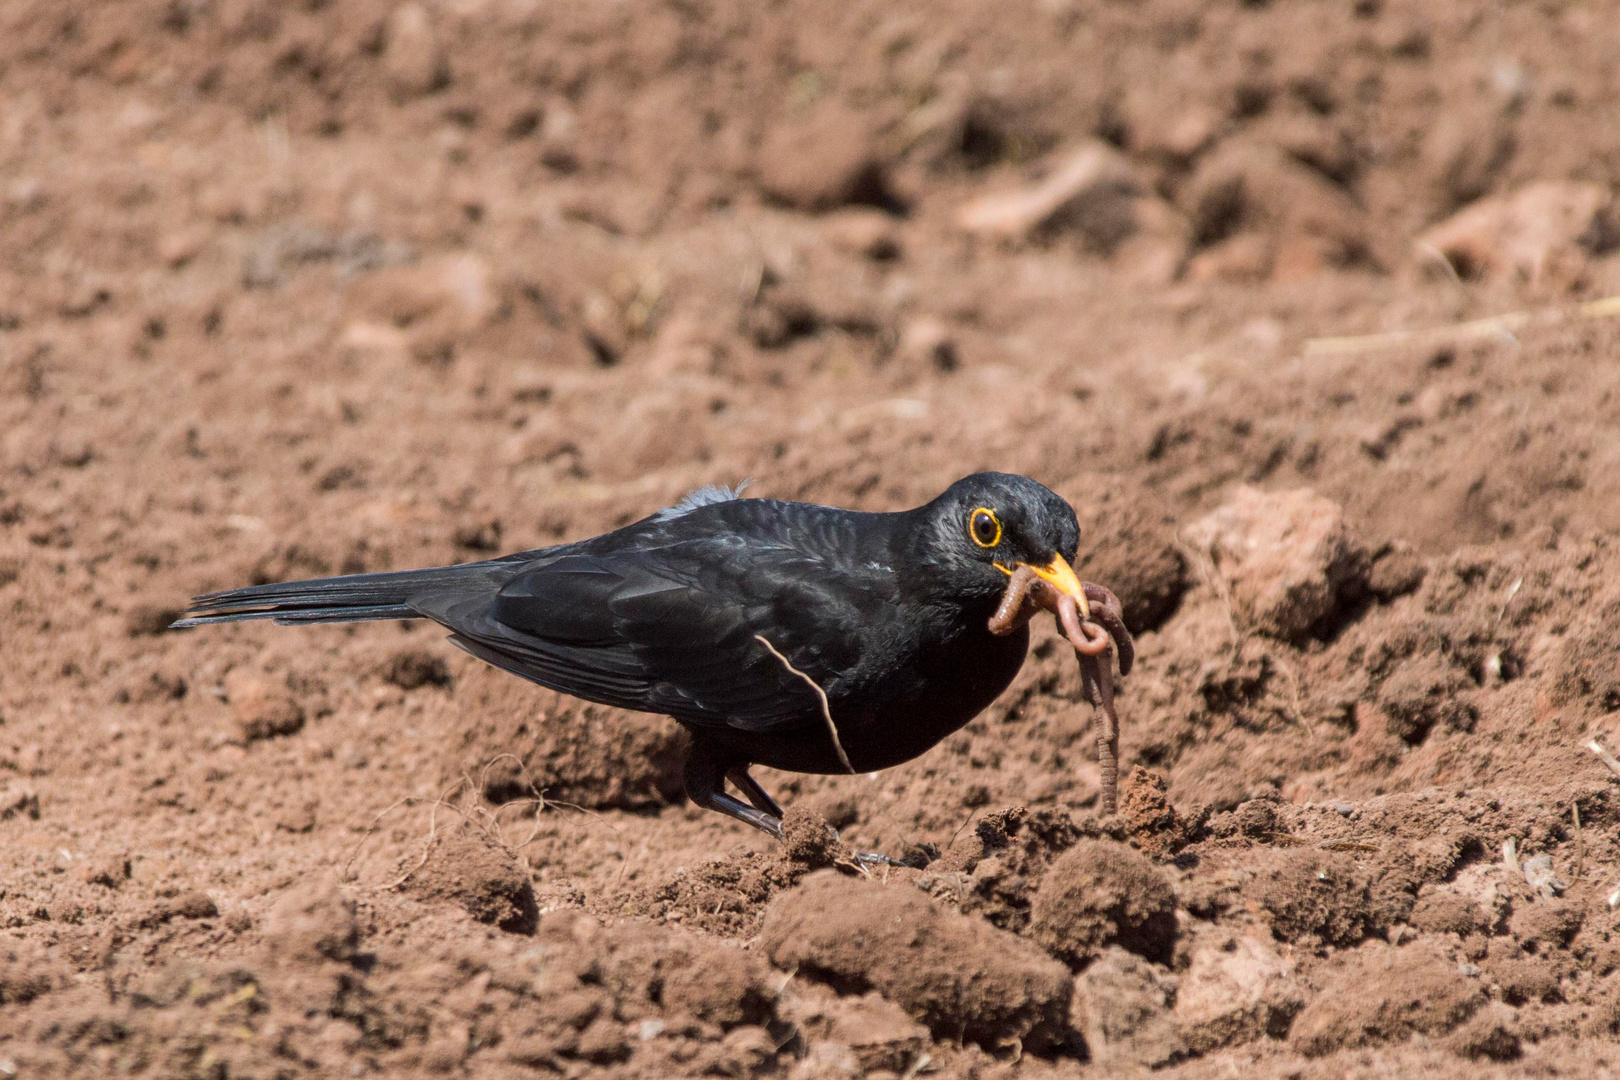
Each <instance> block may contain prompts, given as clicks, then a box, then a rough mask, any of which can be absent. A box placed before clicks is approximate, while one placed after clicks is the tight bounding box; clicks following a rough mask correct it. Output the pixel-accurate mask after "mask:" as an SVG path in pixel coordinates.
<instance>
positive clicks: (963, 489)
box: [174, 473, 1130, 837]
mask: <svg viewBox="0 0 1620 1080" xmlns="http://www.w3.org/2000/svg"><path fill="white" fill-rule="evenodd" d="M740 496H741V491H740V489H738V490H730V489H726V488H714V487H710V488H703V489H700V490H698V491H696V492H693V493H692V494H691V495H688V496H687V497H686V498H685V499H683V500H682V501H681V502H680V503H678V504H677V505H675V506H673V507H670V508H668V509H665V510H661V511H659V512H657V513H655V514H653V515H652V516H651V517H648V518H644V519H642V520H641V521H638V522H635V523H634V524H631V525H627V526H625V527H624V528H622V529H617V530H615V531H613V532H610V533H606V534H603V535H601V536H596V537H592V538H590V539H588V540H581V541H578V542H577V543H572V544H562V545H559V546H557V547H549V548H540V549H538V550H534V551H524V552H520V553H518V554H515V555H508V556H505V557H504V558H499V559H492V560H489V561H486V562H474V563H464V564H461V565H457V566H442V567H436V568H433V569H425V570H403V571H396V572H388V573H374V574H352V575H347V576H344V577H334V578H321V579H317V580H313V581H294V582H287V583H284V584H270V585H255V586H252V587H249V588H245V589H234V590H231V591H228V592H218V593H211V594H209V595H206V596H200V597H197V598H196V599H195V600H193V601H192V603H191V607H190V609H189V610H188V612H187V614H186V617H185V618H183V619H181V620H179V621H178V622H176V623H175V624H174V625H175V626H176V627H188V626H199V625H202V624H205V623H222V622H239V621H244V620H248V619H274V620H275V621H276V622H277V623H280V624H284V625H290V624H299V625H302V624H306V623H329V622H360V621H364V620H371V619H431V620H433V621H434V622H437V623H439V624H440V625H442V626H445V627H446V628H448V629H449V630H450V631H451V636H450V640H451V641H452V642H453V643H455V644H456V645H458V646H460V647H461V648H463V649H465V650H466V651H467V652H469V653H471V654H472V655H474V656H476V657H478V658H479V659H480V660H484V661H487V662H488V663H490V664H493V665H495V666H496V667H498V668H502V669H504V670H506V671H509V672H511V673H513V674H514V675H520V676H522V677H523V678H525V679H529V680H531V681H533V682H536V683H539V684H540V685H542V686H547V687H550V688H551V689H553V690H559V691H562V692H563V693H567V694H572V695H574V696H576V697H581V698H585V699H586V700H589V701H595V702H600V703H602V704H605V705H612V706H617V707H619V708H624V709H635V710H640V711H645V712H656V713H664V714H667V715H668V716H671V717H673V718H674V719H675V720H677V721H678V722H680V723H681V724H682V725H684V726H685V727H686V729H687V730H688V731H689V732H690V733H691V736H692V745H691V750H690V752H689V753H688V756H687V760H686V765H685V773H684V780H685V786H686V793H687V795H688V796H689V797H690V798H691V799H692V801H693V802H694V803H696V804H697V805H699V806H703V807H707V808H708V809H711V810H717V811H719V812H721V813H723V814H728V815H730V816H731V817H734V818H737V819H739V820H741V821H744V822H747V823H748V824H750V825H753V826H755V827H756V828H759V829H761V830H763V831H765V832H767V833H770V834H771V835H772V836H776V837H780V836H781V831H782V824H781V819H782V809H781V807H780V806H778V805H777V803H776V801H775V800H774V799H772V798H771V796H770V795H769V794H767V793H766V792H765V790H764V789H763V788H761V787H760V786H759V784H758V782H756V781H755V780H754V779H753V777H751V776H750V775H749V773H748V769H749V767H750V766H752V765H766V766H769V767H771V768H776V769H786V770H789V771H793V772H806V773H852V772H870V771H873V770H876V769H883V768H887V767H889V766H891V765H897V764H899V763H900V762H903V761H908V760H910V759H911V758H914V757H916V756H917V755H919V754H921V753H923V752H924V751H925V750H927V749H929V748H930V747H932V746H933V745H934V744H935V743H937V742H939V741H940V740H941V739H943V738H945V737H946V736H947V735H950V734H951V733H952V732H954V731H956V730H958V729H959V728H961V727H962V726H963V725H964V724H966V723H967V722H968V721H969V720H971V719H973V717H974V716H976V715H978V713H979V712H980V711H981V710H983V709H984V708H985V706H987V705H989V704H990V703H991V701H993V700H994V699H995V698H996V696H997V695H998V694H1000V693H1001V692H1002V691H1003V690H1004V689H1006V688H1007V685H1008V684H1009V683H1011V682H1012V679H1013V676H1014V675H1016V674H1017V672H1018V669H1019V667H1020V666H1021V665H1022V664H1023V662H1024V655H1025V652H1026V651H1027V649H1028V645H1029V630H1028V626H1027V623H1028V618H1029V614H1030V613H1031V612H1026V613H1025V614H1024V615H1023V616H1022V618H1021V619H1014V620H1013V621H1012V623H1011V624H1008V623H1006V622H1005V621H1004V622H1003V624H1001V625H998V626H997V627H996V630H995V632H992V630H991V628H990V626H989V624H990V622H991V621H992V619H993V618H994V617H996V615H997V611H998V608H999V607H1000V606H1001V604H1002V601H1003V599H1004V597H1007V596H1008V592H1009V590H1008V586H1009V582H1012V581H1014V580H1016V581H1019V582H1023V583H1032V584H1034V585H1035V586H1036V587H1037V588H1039V589H1041V590H1043V595H1045V596H1048V597H1072V598H1074V599H1075V600H1077V601H1078V602H1079V608H1080V609H1081V610H1085V609H1086V603H1085V600H1084V599H1083V597H1084V593H1083V591H1082V588H1081V584H1080V582H1079V581H1078V579H1077V578H1076V577H1075V574H1074V571H1073V570H1072V569H1071V566H1070V564H1071V563H1072V561H1073V560H1074V557H1075V551H1076V549H1077V548H1078V546H1079V543H1080V526H1079V522H1078V521H1077V520H1076V518H1075V514H1074V510H1073V508H1071V507H1070V506H1069V504H1068V503H1066V502H1064V501H1063V500H1062V499H1061V498H1059V497H1058V496H1057V495H1056V494H1054V493H1053V492H1052V491H1050V490H1048V489H1047V488H1045V487H1043V486H1042V485H1041V484H1038V483H1036V482H1035V481H1034V480H1030V479H1028V478H1026V477H1023V476H1014V475H1010V474H1006V473H978V474H976V475H973V476H969V477H967V478H965V479H962V480H959V481H957V482H956V483H954V484H952V485H951V486H950V487H949V488H947V489H946V491H945V492H944V493H943V494H942V495H940V496H939V497H938V498H936V499H934V500H933V501H932V502H930V503H928V504H927V505H925V506H921V507H918V508H917V509H915V510H906V511H901V512H898V513H862V512H857V511H853V510H840V509H835V508H832V507H827V506H816V505H812V504H808V503H795V502H783V501H778V500H775V499H744V498H741V497H740ZM1025 588H1027V585H1026V586H1025ZM1090 588H1092V589H1093V590H1095V589H1096V587H1095V586H1091V587H1090ZM1009 604H1010V606H1012V607H1014V608H1018V607H1020V606H1023V604H1024V601H1023V593H1022V592H1019V593H1017V594H1016V595H1014V596H1013V597H1012V598H1011V599H1010V600H1009ZM1109 629H1110V632H1114V627H1112V626H1110V628H1109ZM1120 635H1124V628H1123V625H1119V626H1118V628H1117V633H1115V636H1116V638H1118V637H1120ZM1128 640H1129V638H1128V635H1124V637H1123V640H1121V641H1120V657H1119V659H1120V667H1121V670H1122V672H1123V671H1124V670H1126V669H1128V667H1129V663H1130V654H1129V651H1128ZM728 779H729V780H730V781H731V782H732V783H733V784H734V785H735V786H736V788H737V790H738V791H739V792H740V793H741V794H742V795H743V797H744V798H746V799H747V803H744V802H742V801H741V800H739V799H737V798H735V797H733V796H732V795H730V794H728V793H727V792H726V790H725V781H726V780H728Z"/></svg>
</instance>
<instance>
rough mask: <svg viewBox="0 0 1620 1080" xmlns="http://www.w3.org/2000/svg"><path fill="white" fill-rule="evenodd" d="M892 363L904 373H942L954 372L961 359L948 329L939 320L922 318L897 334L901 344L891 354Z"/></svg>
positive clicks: (912, 321)
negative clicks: (902, 369)
mask: <svg viewBox="0 0 1620 1080" xmlns="http://www.w3.org/2000/svg"><path fill="white" fill-rule="evenodd" d="M894 354H895V359H896V360H898V361H899V362H900V363H901V364H902V365H904V366H905V367H906V368H907V370H913V371H922V372H937V373H945V372H951V371H955V370H956V368H957V365H958V363H959V362H960V357H959V355H958V353H957V349H956V339H955V338H953V337H952V336H951V332H950V329H949V328H948V327H946V325H945V324H944V323H942V322H940V321H939V320H938V319H934V318H930V317H928V316H926V315H925V316H921V317H919V318H916V319H913V320H911V321H910V322H909V323H907V324H906V328H905V329H904V330H902V331H901V332H900V343H899V345H897V346H896V347H895V350H894Z"/></svg>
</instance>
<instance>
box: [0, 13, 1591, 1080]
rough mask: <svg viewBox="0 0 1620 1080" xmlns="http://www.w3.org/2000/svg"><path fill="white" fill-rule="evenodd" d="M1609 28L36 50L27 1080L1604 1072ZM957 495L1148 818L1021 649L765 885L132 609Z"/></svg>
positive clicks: (684, 17) (26, 335) (469, 666)
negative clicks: (1081, 645) (1054, 540)
mask: <svg viewBox="0 0 1620 1080" xmlns="http://www.w3.org/2000/svg"><path fill="white" fill-rule="evenodd" d="M1617 27H1620V8H1617V6H1616V5H1614V4H1612V3H1611V4H1603V3H1595V4H1581V3H1563V2H1557V0H1550V2H1546V3H1538V4H1513V5H1497V4H1484V3H1460V2H1450V0H1448V2H1445V3H1419V2H1416V0H1355V2H1342V3H1333V4H1328V3H1321V2H1305V0H1274V2H1272V3H1265V2H1258V3H1244V4H1237V3H1221V4H1216V5H1207V4H1201V3H1192V2H1190V0H1138V2H1130V3H1079V2H1071V0H1016V2H1013V3H1008V4H982V3H966V2H958V3H941V4H934V5H928V6H926V7H924V6H918V7H916V8H907V7H904V6H899V5H894V4H888V3H872V2H864V0H856V2H847V0H846V2H839V3H832V2H825V0H802V2H785V3H775V4H758V3H747V2H733V0H714V2H705V0H668V2H657V0H612V2H603V3H586V4H580V3H559V2H549V0H440V2H429V0H424V2H421V3H417V2H406V3H402V4H392V3H387V2H382V0H349V2H344V3H328V2H323V0H303V2H300V3H274V2H269V0H117V2H107V3H96V4H87V3H78V4H63V3H58V2H45V0H10V2H9V3H6V4H4V5H0V613H3V614H0V650H3V655H4V663H3V664H0V1073H3V1074H4V1075H6V1076H13V1075H17V1076H30V1077H32V1076H38V1077H46V1076H66V1075H80V1076H107V1075H126V1074H127V1075H137V1076H165V1077H167V1076H208V1077H238V1076H262V1077H269V1076H288V1077H300V1076H338V1075H343V1076H365V1075H388V1076H428V1075H448V1076H457V1075H465V1076H478V1077H485V1076H489V1077H497V1076H499V1077H505V1076H514V1077H515V1076H531V1075H561V1076H567V1077H578V1076H624V1077H630V1076H665V1077H673V1076H700V1075H702V1076H729V1077H754V1076H760V1077H763V1076H775V1077H794V1078H799V1080H808V1078H816V1077H853V1076H861V1075H865V1076H869V1077H890V1078H894V1077H914V1076H922V1075H934V1076H946V1077H1011V1076H1026V1075H1027V1076H1032V1077H1044V1076H1087V1075H1096V1076H1101V1075H1119V1074H1121V1073H1130V1072H1132V1071H1135V1070H1139V1069H1148V1068H1153V1069H1158V1070H1161V1071H1162V1073H1163V1074H1164V1075H1166V1076H1174V1077H1187V1078H1197V1077H1227V1076H1232V1075H1244V1076H1262V1077H1297V1078H1317V1077H1321V1078H1327V1077H1341V1076H1367V1077H1372V1076H1388V1075H1400V1076H1405V1077H1419V1076H1421V1077H1473V1076H1480V1075H1513V1076H1517V1075H1526V1076H1530V1075H1533V1076H1547V1075H1553V1074H1555V1073H1556V1074H1561V1075H1579V1076H1589V1077H1601V1076H1613V1075H1615V1073H1616V1071H1620V1053H1617V1052H1616V1039H1617V1037H1620V1034H1617V1033H1620V936H1617V927H1616V916H1615V913H1614V901H1613V900H1612V899H1611V889H1613V888H1614V886H1615V882H1616V879H1617V878H1620V842H1617V837H1616V826H1617V824H1620V795H1617V794H1616V791H1615V779H1616V777H1615V776H1614V775H1613V774H1611V773H1610V772H1609V771H1608V770H1607V769H1606V768H1605V767H1604V765H1603V764H1602V763H1601V761H1600V760H1599V759H1598V758H1597V757H1596V756H1595V755H1594V754H1592V753H1591V752H1589V750H1588V749H1586V746H1585V744H1586V743H1587V742H1588V740H1591V739H1593V738H1594V737H1596V738H1598V739H1599V740H1602V741H1604V742H1605V743H1606V744H1607V746H1608V747H1609V748H1610V749H1620V730H1617V729H1620V723H1617V711H1620V550H1617V548H1616V546H1615V543H1614V536H1615V534H1616V530H1617V529H1620V435H1617V414H1620V363H1617V352H1620V318H1614V317H1611V316H1615V315H1617V314H1620V310H1617V309H1616V307H1615V305H1607V306H1606V305H1604V304H1602V303H1596V304H1594V303H1593V302H1594V301H1601V300H1602V299H1603V298H1605V297H1608V296H1611V295H1614V294H1617V293H1620V253H1617V252H1616V248H1617V246H1620V204H1617V202H1616V199H1615V194H1616V190H1617V183H1620V66H1617V65H1616V63H1615V57H1616V56H1617V55H1620V30H1617V29H1616V28H1617ZM1582 305H1585V306H1582ZM1512 313H1520V314H1512ZM1525 313H1527V314H1525ZM1504 315H1511V317H1509V318H1506V319H1500V318H1498V317H1499V316H1504ZM1478 320H1492V321H1485V322H1480V321H1478ZM1448 328H1449V329H1448ZM1365 335H1383V336H1380V337H1374V338H1371V339H1368V338H1365ZM986 468H993V469H1000V470H1006V471H1014V472H1022V473H1027V474H1029V475H1031V476H1034V477H1036V478H1038V479H1040V480H1042V481H1043V482H1045V483H1047V484H1049V485H1050V486H1052V487H1053V488H1054V489H1056V490H1057V491H1058V492H1060V493H1061V494H1063V495H1064V496H1065V497H1067V498H1068V499H1070V500H1071V501H1072V502H1073V504H1074V505H1075V507H1076V509H1077V511H1078V513H1079V516H1080V519H1081V522H1082V525H1083V528H1084V534H1085V535H1084V540H1083V543H1082V551H1081V573H1082V575H1083V576H1085V577H1087V578H1089V579H1091V580H1095V581H1099V582H1102V583H1104V584H1107V585H1109V586H1110V587H1112V588H1113V589H1114V590H1115V591H1117V592H1118V593H1119V594H1120V595H1121V596H1122V597H1123V598H1124V599H1125V601H1126V604H1127V609H1128V613H1129V618H1130V620H1131V623H1132V627H1133V629H1134V630H1136V631H1137V632H1138V635H1139V636H1138V650H1139V666H1138V669H1137V671H1136V672H1135V673H1133V674H1132V676H1131V678H1130V679H1129V680H1128V681H1127V682H1126V683H1125V684H1124V686H1123V690H1122V696H1121V711H1122V713H1123V717H1124V733H1123V753H1122V760H1123V761H1124V763H1125V764H1126V766H1127V769H1130V770H1134V771H1131V772H1130V775H1129V776H1128V778H1127V780H1126V783H1125V789H1124V798H1123V812H1122V813H1121V815H1120V816H1119V817H1117V818H1112V819H1108V820H1099V819H1098V818H1097V817H1096V815H1095V813H1094V808H1095V803H1096V795H1097V790H1096V779H1097V772H1096V766H1095V757H1094V753H1093V742H1092V738H1091V735H1092V733H1091V729H1090V724H1091V717H1090V710H1089V709H1088V708H1087V707H1086V706H1085V705H1084V703H1083V701H1082V700H1081V697H1080V688H1079V679H1078V675H1077V672H1076V670H1075V665H1074V661H1073V659H1072V656H1070V655H1069V654H1068V650H1066V649H1065V648H1062V647H1060V645H1061V642H1060V641H1059V640H1058V639H1056V638H1055V637H1054V636H1053V634H1052V633H1051V630H1050V628H1049V627H1044V628H1043V629H1042V630H1041V631H1040V632H1039V633H1038V634H1037V642H1036V645H1035V646H1034V649H1033V651H1032V655H1031V658H1030V661H1029V663H1028V664H1027V666H1026V668H1025V670H1024V672H1023V673H1022V674H1021V675H1020V676H1019V678H1018V680H1017V682H1016V683H1015V685H1014V686H1013V688H1012V689H1010V690H1009V691H1008V692H1007V694H1005V695H1004V696H1003V698H1002V699H1001V700H1000V701H998V702H997V703H996V704H995V705H994V706H993V707H992V708H991V709H990V710H988V712H987V713H986V714H985V715H984V716H983V717H981V718H980V719H979V720H977V721H976V722H975V723H974V724H972V725H971V726H970V727H968V728H967V729H966V730H964V731H962V732H960V733H958V734H957V735H955V736H953V737H951V738H950V739H948V740H946V742H945V743H944V744H942V745H941V746H940V747H938V748H936V749H935V750H934V751H932V752H931V753H929V754H927V755H925V756H924V757H923V758H921V759H919V760H917V761H914V762H911V763H909V764H907V765H905V766H903V767H900V768H896V769H893V770H890V771H887V772H884V773H880V774H874V775H872V776H859V777H799V776H790V775H775V774H771V775H766V776H764V777H762V779H763V780H764V782H765V784H766V786H767V787H768V788H770V789H771V790H773V791H776V792H777V793H778V794H779V795H780V796H781V797H782V798H783V801H784V802H785V803H786V804H788V805H789V806H790V807H791V809H792V815H791V820H790V825H791V828H790V833H791V838H790V839H791V842H790V843H788V844H787V845H785V846H780V847H779V846H777V845H775V844H773V843H771V842H769V841H767V840H765V839H764V838H762V837H761V836H759V835H757V834H755V833H752V832H750V831H748V830H746V829H745V828H743V827H741V826H739V825H737V824H736V823H734V822H731V821H728V820H725V819H723V818H721V817H720V816H718V815H715V814H711V813H706V812H699V811H696V810H694V809H693V808H691V807H690V806H687V805H685V803H684V801H683V800H682V798H681V796H680V791H679V779H678V776H677V774H676V771H677V768H678V762H679V759H680V752H681V743H680V738H681V736H680V733H679V730H678V729H677V728H676V726H675V725H674V724H673V723H671V722H669V721H667V720H664V719H661V718H658V717H647V716H639V715H631V714H625V713H620V712H616V711H614V710H610V709H605V708H600V707H597V706H592V705H586V704H582V703H579V702H576V701H571V700H567V699H563V698H560V697H558V696H557V695H554V694H550V693H548V692H544V691H540V690H538V689H536V688H534V687H531V686H528V685H526V684H522V683H520V682H519V681H518V680H515V679H512V678H510V677H509V676H505V675H501V674H498V673H496V672H493V671H491V670H490V669H487V668H484V667H481V666H480V665H478V664H477V663H476V662H475V661H473V660H471V659H470V658H468V657H466V656H464V655H461V654H460V653H458V652H456V651H455V650H454V649H452V648H450V647H448V646H447V645H445V644H444V643H443V642H442V641H441V640H439V639H440V636H441V635H440V634H439V633H437V632H436V631H435V630H434V629H433V628H432V627H430V626H424V625H421V624H416V625H404V624H399V625H396V624H376V625H365V626H358V627H336V628H320V629H314V630H303V631H291V630H278V629H276V628H272V627H266V626H262V625H252V626H241V627H219V628H210V629H208V630H206V631H198V632H187V633H174V632H168V631H166V630H165V627H166V625H167V623H168V622H169V621H170V620H171V619H172V618H173V617H174V616H175V615H176V613H177V612H178V611H179V609H180V608H181V607H182V606H183V604H184V602H185V599H186V598H187V597H188V596H191V595H193V594H197V593H202V592H206V591H209V590H212V589H219V588H227V587H232V586H237V585H242V584H247V583H251V582H256V581H275V580H282V579H286V578H291V577H308V576H315V575H321V574H329V573H342V572H351V571H363V570H382V569H390V568H404V567H412V566H421V565H431V564H439V563H445V562H452V561H458V560H469V559H476V558H482V557H487V556H489V555H491V554H495V553H501V552H506V551H513V550H519V549H522V548H528V547H535V546H540V545H545V544H550V543H554V542H558V541H562V540H567V539H572V538H577V537H582V536H586V535H589V534H592V533H595V532H598V531H602V530H606V529H609V528H612V527H614V526H617V525H621V524H624V523H626V522H629V521H631V520H634V519H636V518H639V517H641V516H644V515H646V514H648V513H650V512H652V511H654V510H656V509H657V508H659V507H661V506H666V505H668V504H670V503H671V502H672V501H674V500H675V499H677V498H679V497H680V495H681V494H683V493H684V492H686V491H687V490H689V489H691V488H693V487H695V486H698V485H700V484H704V483H711V482H734V481H737V480H741V479H744V478H752V479H753V481H754V482H753V486H752V487H751V488H750V489H749V494H750V495H757V496H770V497H776V498H790V499H808V500H814V501H820V502H829V503H835V504H839V505H844V506H852V507H859V508H865V509H874V510H876V509H898V508H902V507H909V506H913V505H916V504H918V503H920V502H922V501H925V500H927V499H928V498H930V497H932V496H933V495H934V494H936V493H937V492H938V491H940V490H941V489H943V488H944V487H945V485H946V484H948V483H949V482H950V481H952V480H954V479H956V478H958V477H960V476H962V475H964V474H966V473H969V472H972V471H975V470H978V469H986ZM824 822H827V823H831V825H833V826H835V827H836V828H837V829H839V830H840V833H841V838H842V844H843V845H848V846H852V847H859V848H866V849H876V850H881V851H886V852H889V853H892V854H895V855H902V854H905V855H908V857H909V861H910V862H912V863H914V864H915V865H914V866H912V867H897V868H893V869H891V870H890V871H888V872H886V873H879V874H877V875H876V876H874V877H870V878H868V877H864V876H862V875H860V874H858V873H855V872H854V871H853V869H852V868H851V866H850V865H849V863H848V860H847V855H846V850H845V848H844V847H843V846H841V845H840V844H839V843H834V842H832V841H831V839H830V834H829V833H828V832H827V831H826V830H825V829H824V827H823V823H824Z"/></svg>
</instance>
